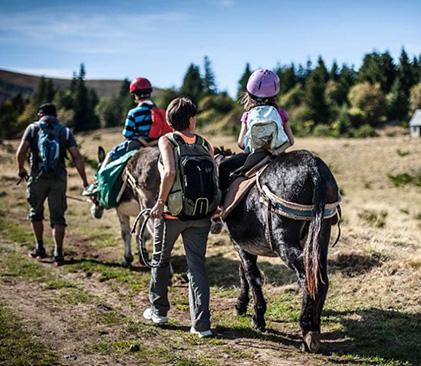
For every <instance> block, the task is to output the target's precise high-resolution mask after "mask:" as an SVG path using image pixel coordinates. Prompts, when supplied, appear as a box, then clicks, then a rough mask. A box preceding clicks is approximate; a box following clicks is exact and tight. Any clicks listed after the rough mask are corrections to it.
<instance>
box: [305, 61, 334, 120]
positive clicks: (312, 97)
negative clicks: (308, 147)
mask: <svg viewBox="0 0 421 366" xmlns="http://www.w3.org/2000/svg"><path fill="white" fill-rule="evenodd" d="M328 78H329V76H328V73H327V69H326V66H325V64H324V62H323V60H322V58H321V57H319V60H318V63H317V67H316V68H315V69H314V70H313V72H312V73H311V75H310V77H309V80H308V83H307V86H306V95H305V99H304V100H305V103H306V105H307V106H308V108H309V109H310V117H311V119H312V120H313V121H314V122H315V123H316V124H317V123H328V122H329V108H328V105H327V103H326V99H325V89H326V83H327V80H328Z"/></svg>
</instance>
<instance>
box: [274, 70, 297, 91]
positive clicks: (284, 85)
mask: <svg viewBox="0 0 421 366" xmlns="http://www.w3.org/2000/svg"><path fill="white" fill-rule="evenodd" d="M275 72H276V73H277V75H278V76H279V79H280V81H281V95H283V94H286V93H288V92H289V91H290V90H291V89H293V88H294V86H295V85H296V84H297V76H296V74H295V66H294V64H293V63H291V65H289V66H278V67H277V68H276V69H275Z"/></svg>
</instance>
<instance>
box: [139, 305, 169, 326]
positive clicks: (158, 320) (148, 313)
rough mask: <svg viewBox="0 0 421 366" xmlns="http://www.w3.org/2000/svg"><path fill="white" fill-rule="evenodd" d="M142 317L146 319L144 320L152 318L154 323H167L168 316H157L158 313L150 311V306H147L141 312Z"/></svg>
mask: <svg viewBox="0 0 421 366" xmlns="http://www.w3.org/2000/svg"><path fill="white" fill-rule="evenodd" d="M143 318H144V319H146V320H152V321H153V322H154V323H156V324H163V323H168V317H166V316H159V315H156V314H154V313H153V312H152V309H151V308H147V309H146V310H145V311H144V312H143Z"/></svg>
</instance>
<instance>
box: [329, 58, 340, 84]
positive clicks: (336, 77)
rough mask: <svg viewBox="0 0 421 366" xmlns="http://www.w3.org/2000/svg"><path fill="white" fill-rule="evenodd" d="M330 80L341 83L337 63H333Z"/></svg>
mask: <svg viewBox="0 0 421 366" xmlns="http://www.w3.org/2000/svg"><path fill="white" fill-rule="evenodd" d="M329 79H330V80H333V81H336V82H338V81H339V66H338V64H337V63H336V61H333V64H332V68H331V69H330V73H329Z"/></svg>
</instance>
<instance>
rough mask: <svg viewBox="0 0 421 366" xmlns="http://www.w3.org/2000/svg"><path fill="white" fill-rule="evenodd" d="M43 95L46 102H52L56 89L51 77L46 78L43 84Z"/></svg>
mask: <svg viewBox="0 0 421 366" xmlns="http://www.w3.org/2000/svg"><path fill="white" fill-rule="evenodd" d="M44 93H45V95H44V99H45V101H46V102H47V103H52V102H53V99H54V95H55V94H56V91H55V89H54V84H53V81H52V80H51V79H48V80H47V83H46V86H45V92H44Z"/></svg>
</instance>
